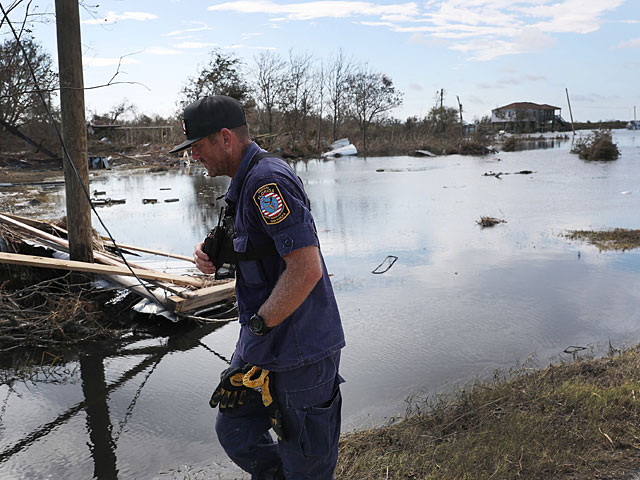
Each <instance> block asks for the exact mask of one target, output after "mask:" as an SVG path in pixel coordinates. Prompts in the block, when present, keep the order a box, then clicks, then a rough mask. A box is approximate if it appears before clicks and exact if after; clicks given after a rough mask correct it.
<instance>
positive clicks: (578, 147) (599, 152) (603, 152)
mask: <svg viewBox="0 0 640 480" xmlns="http://www.w3.org/2000/svg"><path fill="white" fill-rule="evenodd" d="M571 153H576V154H578V156H579V157H580V158H581V159H583V160H600V161H607V162H608V161H612V160H616V159H617V158H618V157H619V156H620V150H618V146H617V145H616V144H615V143H613V140H612V136H611V131H610V130H597V131H594V132H593V133H592V134H591V135H588V136H587V137H585V138H580V139H578V140H577V141H576V144H575V145H574V147H573V148H572V149H571Z"/></svg>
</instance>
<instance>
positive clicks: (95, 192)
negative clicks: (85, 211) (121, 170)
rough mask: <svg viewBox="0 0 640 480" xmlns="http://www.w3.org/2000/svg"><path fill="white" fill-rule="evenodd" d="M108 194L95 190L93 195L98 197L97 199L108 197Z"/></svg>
mask: <svg viewBox="0 0 640 480" xmlns="http://www.w3.org/2000/svg"><path fill="white" fill-rule="evenodd" d="M106 194H107V192H101V191H99V190H94V191H93V195H94V196H96V197H97V196H98V195H106Z"/></svg>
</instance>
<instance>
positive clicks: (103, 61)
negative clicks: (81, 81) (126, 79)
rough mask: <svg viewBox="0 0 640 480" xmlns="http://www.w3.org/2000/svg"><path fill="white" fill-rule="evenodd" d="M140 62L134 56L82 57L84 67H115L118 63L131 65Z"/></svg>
mask: <svg viewBox="0 0 640 480" xmlns="http://www.w3.org/2000/svg"><path fill="white" fill-rule="evenodd" d="M135 63H140V62H138V60H136V59H135V58H125V57H123V58H97V57H82V65H83V66H85V67H117V66H118V65H132V64H135Z"/></svg>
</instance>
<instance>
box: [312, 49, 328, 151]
mask: <svg viewBox="0 0 640 480" xmlns="http://www.w3.org/2000/svg"><path fill="white" fill-rule="evenodd" d="M325 74H326V71H325V65H324V61H322V60H321V61H320V66H319V68H318V69H317V70H316V72H315V74H314V77H315V79H316V85H317V90H316V96H317V98H316V105H317V111H316V116H317V126H316V148H320V139H321V138H322V122H323V118H322V117H323V115H324V102H325V98H324V96H325V93H326V87H325Z"/></svg>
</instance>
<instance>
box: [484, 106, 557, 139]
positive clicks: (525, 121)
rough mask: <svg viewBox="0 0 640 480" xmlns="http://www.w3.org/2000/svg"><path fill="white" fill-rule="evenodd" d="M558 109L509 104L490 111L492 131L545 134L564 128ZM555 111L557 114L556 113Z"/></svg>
mask: <svg viewBox="0 0 640 480" xmlns="http://www.w3.org/2000/svg"><path fill="white" fill-rule="evenodd" d="M561 110H562V109H561V108H560V107H554V106H553V105H547V104H542V105H540V104H538V103H531V102H516V103H510V104H509V105H505V106H503V107H498V108H496V109H494V110H491V125H492V127H493V129H494V130H505V131H509V132H546V131H553V130H556V129H558V128H564V127H566V122H565V121H564V120H563V119H562V117H561V116H560V112H561ZM556 111H557V112H558V113H556Z"/></svg>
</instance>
